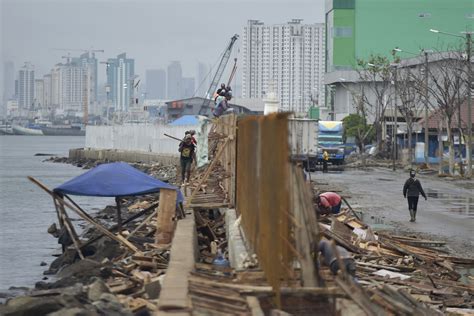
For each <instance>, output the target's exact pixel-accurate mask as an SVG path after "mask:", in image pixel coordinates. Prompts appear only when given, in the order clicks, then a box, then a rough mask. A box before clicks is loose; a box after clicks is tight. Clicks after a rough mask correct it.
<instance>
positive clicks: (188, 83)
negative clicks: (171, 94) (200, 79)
mask: <svg viewBox="0 0 474 316" xmlns="http://www.w3.org/2000/svg"><path fill="white" fill-rule="evenodd" d="M182 82H183V83H182V87H183V91H182V93H181V98H190V97H193V96H194V92H195V88H194V86H195V84H194V78H186V77H184V78H183V80H182Z"/></svg>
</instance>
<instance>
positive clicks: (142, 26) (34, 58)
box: [0, 0, 324, 94]
mask: <svg viewBox="0 0 474 316" xmlns="http://www.w3.org/2000/svg"><path fill="white" fill-rule="evenodd" d="M0 2H1V3H2V5H1V9H0V10H1V24H2V25H1V47H2V50H1V52H2V61H3V62H4V61H8V60H12V61H13V62H14V63H15V71H17V70H18V69H19V67H21V66H22V65H23V63H24V62H25V61H30V62H31V63H32V64H34V66H35V69H36V76H38V75H41V76H42V75H44V74H46V73H47V72H49V70H50V69H51V68H52V66H53V65H54V64H56V63H58V62H61V61H62V59H61V56H63V55H67V51H59V50H54V49H55V48H64V49H88V48H91V47H92V48H94V49H103V50H105V53H97V54H96V56H97V57H98V59H99V61H103V60H106V59H107V58H110V57H115V56H116V55H118V54H119V53H122V52H126V53H127V56H129V57H131V58H134V59H135V68H136V70H135V72H136V73H137V74H139V75H140V77H142V78H144V76H145V70H146V69H154V68H166V66H167V65H168V63H169V62H170V61H172V60H179V61H181V63H182V66H183V72H184V76H194V75H195V73H196V68H197V66H196V65H197V62H198V61H202V62H204V63H206V64H215V62H216V61H217V59H218V58H219V55H220V54H221V53H222V51H223V50H224V48H225V46H226V44H227V43H228V41H229V40H230V37H231V36H232V35H233V34H234V33H237V34H241V33H242V30H243V27H244V26H245V24H246V23H247V20H249V19H257V20H261V21H263V22H265V24H279V23H286V22H288V21H290V20H291V19H293V18H299V19H303V23H308V24H309V23H322V22H323V21H324V0H234V1H230V0H0ZM235 53H237V51H236V52H235ZM71 54H73V55H78V54H80V52H79V51H71ZM3 62H2V66H3ZM2 68H3V67H2ZM103 68H104V65H100V69H99V72H103V73H105V68H104V69H103ZM2 72H3V70H2ZM1 77H3V76H1ZM99 79H100V81H103V77H99ZM0 80H2V78H0ZM2 87H3V84H2V85H0V89H1V88H2ZM0 94H1V91H0Z"/></svg>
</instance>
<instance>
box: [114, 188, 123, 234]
mask: <svg viewBox="0 0 474 316" xmlns="http://www.w3.org/2000/svg"><path fill="white" fill-rule="evenodd" d="M115 204H116V205H117V231H118V233H119V234H120V233H121V232H122V210H121V209H120V198H119V197H117V196H116V197H115Z"/></svg>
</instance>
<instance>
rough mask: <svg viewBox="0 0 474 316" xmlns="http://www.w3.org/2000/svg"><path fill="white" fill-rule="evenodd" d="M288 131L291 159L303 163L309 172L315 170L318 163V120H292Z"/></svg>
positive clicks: (289, 122) (289, 121)
mask: <svg viewBox="0 0 474 316" xmlns="http://www.w3.org/2000/svg"><path fill="white" fill-rule="evenodd" d="M288 131H289V140H288V141H289V146H290V155H291V159H292V160H293V161H298V162H301V163H303V165H304V167H305V169H306V170H307V171H313V170H315V169H316V165H317V163H318V131H319V125H318V120H314V119H303V118H291V119H289V120H288Z"/></svg>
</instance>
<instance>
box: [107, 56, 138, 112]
mask: <svg viewBox="0 0 474 316" xmlns="http://www.w3.org/2000/svg"><path fill="white" fill-rule="evenodd" d="M107 62H108V65H107V67H108V69H107V85H108V86H110V93H109V100H110V101H111V102H112V104H113V105H114V108H115V110H116V111H127V110H128V108H129V107H130V104H131V103H132V101H133V100H132V98H133V95H134V94H133V89H134V87H133V85H134V82H135V60H133V59H130V58H127V56H126V54H125V53H123V54H120V55H118V56H117V58H109V59H108V61H107Z"/></svg>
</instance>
